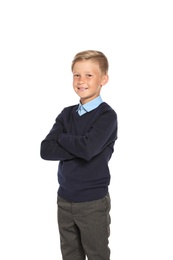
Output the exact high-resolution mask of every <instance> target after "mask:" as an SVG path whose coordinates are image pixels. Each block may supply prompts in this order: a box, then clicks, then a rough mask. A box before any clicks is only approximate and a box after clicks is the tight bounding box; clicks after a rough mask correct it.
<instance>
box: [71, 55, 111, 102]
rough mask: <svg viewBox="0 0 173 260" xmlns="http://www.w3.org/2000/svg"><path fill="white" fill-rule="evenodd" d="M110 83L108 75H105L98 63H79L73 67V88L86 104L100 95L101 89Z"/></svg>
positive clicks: (87, 61) (86, 61)
mask: <svg viewBox="0 0 173 260" xmlns="http://www.w3.org/2000/svg"><path fill="white" fill-rule="evenodd" d="M107 82H108V75H106V74H105V75H103V74H102V73H101V71H100V68H99V65H98V63H97V62H94V61H92V60H85V61H78V62H76V63H75V65H74V67H73V88H74V91H75V92H76V93H77V95H78V96H79V97H80V102H81V103H82V104H85V103H87V102H89V101H91V100H92V99H94V98H96V97H98V96H99V95H100V91H101V87H102V86H103V85H105V84H106V83H107Z"/></svg>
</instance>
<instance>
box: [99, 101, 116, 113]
mask: <svg viewBox="0 0 173 260" xmlns="http://www.w3.org/2000/svg"><path fill="white" fill-rule="evenodd" d="M99 108H100V112H102V113H104V112H111V113H112V114H114V115H116V112H115V110H114V109H113V108H112V107H111V106H110V105H109V104H108V103H106V102H102V103H101V105H100V106H99Z"/></svg>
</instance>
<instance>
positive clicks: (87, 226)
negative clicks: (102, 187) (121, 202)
mask: <svg viewBox="0 0 173 260" xmlns="http://www.w3.org/2000/svg"><path fill="white" fill-rule="evenodd" d="M73 215H74V220H75V222H76V224H77V225H78V227H79V230H80V234H81V241H82V246H83V248H84V249H85V252H86V255H87V257H88V260H110V249H109V236H110V221H111V220H110V197H109V194H108V195H107V196H106V197H104V198H103V199H101V200H96V201H93V202H86V203H82V204H81V205H80V204H75V206H74V209H73Z"/></svg>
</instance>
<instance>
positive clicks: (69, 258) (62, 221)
mask: <svg viewBox="0 0 173 260" xmlns="http://www.w3.org/2000/svg"><path fill="white" fill-rule="evenodd" d="M58 226H59V233H60V246H61V253H62V257H63V260H73V259H74V260H84V259H85V253H84V249H83V247H82V244H81V237H80V230H79V228H78V227H77V225H76V224H75V222H74V220H73V214H72V209H71V203H69V202H67V201H65V200H63V199H61V198H58Z"/></svg>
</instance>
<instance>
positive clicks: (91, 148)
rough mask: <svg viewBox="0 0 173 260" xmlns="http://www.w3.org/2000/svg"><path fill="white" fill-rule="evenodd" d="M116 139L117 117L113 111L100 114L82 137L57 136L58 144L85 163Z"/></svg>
mask: <svg viewBox="0 0 173 260" xmlns="http://www.w3.org/2000/svg"><path fill="white" fill-rule="evenodd" d="M116 139H117V115H116V113H115V111H114V110H109V111H106V112H104V113H103V114H101V115H100V116H99V117H98V118H97V120H96V121H95V123H93V125H92V126H91V128H90V131H88V132H87V133H86V134H85V135H83V136H76V135H71V134H67V133H61V134H59V135H58V143H59V144H60V145H61V146H62V147H63V148H65V149H66V150H67V151H68V152H69V153H72V154H73V155H75V156H76V157H79V158H82V159H84V160H86V161H89V160H91V159H92V158H93V157H94V156H96V155H97V154H99V153H100V152H101V151H102V150H103V149H104V148H105V147H106V146H108V145H109V144H111V143H112V142H114V141H115V140H116Z"/></svg>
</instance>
